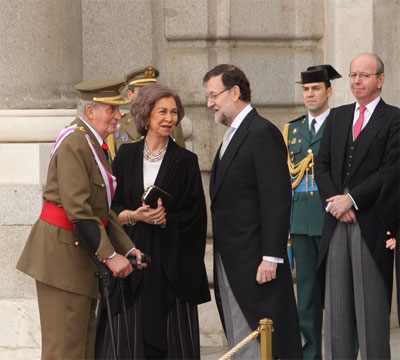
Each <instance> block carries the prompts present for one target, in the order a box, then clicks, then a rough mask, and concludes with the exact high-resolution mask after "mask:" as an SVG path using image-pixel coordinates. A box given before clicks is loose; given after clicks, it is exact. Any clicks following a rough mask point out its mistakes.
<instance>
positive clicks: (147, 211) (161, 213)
mask: <svg viewBox="0 0 400 360" xmlns="http://www.w3.org/2000/svg"><path fill="white" fill-rule="evenodd" d="M135 212H136V214H135V216H134V218H135V221H143V222H145V223H147V224H151V225H157V226H161V227H164V226H165V225H166V223H167V219H166V218H165V217H166V216H167V213H166V212H165V209H164V207H163V206H162V201H161V199H158V200H157V208H156V209H152V208H151V207H150V206H149V205H146V204H145V203H143V204H142V206H141V207H140V208H138V209H137V210H136V211H135Z"/></svg>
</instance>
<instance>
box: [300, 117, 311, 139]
mask: <svg viewBox="0 0 400 360" xmlns="http://www.w3.org/2000/svg"><path fill="white" fill-rule="evenodd" d="M300 135H301V136H302V137H303V141H306V142H307V144H309V143H310V141H311V139H310V128H309V125H308V115H307V116H306V117H305V118H304V119H303V120H302V121H301V126H299V137H300ZM300 139H301V137H300V138H299V139H298V140H299V141H300Z"/></svg>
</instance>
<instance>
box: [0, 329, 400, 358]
mask: <svg viewBox="0 0 400 360" xmlns="http://www.w3.org/2000/svg"><path fill="white" fill-rule="evenodd" d="M390 335H391V336H390V345H391V350H392V360H400V329H399V328H394V329H391V333H390ZM227 351H228V349H227V348H222V347H202V348H201V360H217V359H219V358H220V357H221V356H223V355H224V354H225V353H226V352H227ZM358 358H359V359H360V356H359V357H358ZM0 359H1V360H39V359H40V350H39V349H30V348H19V349H13V350H11V349H6V348H0Z"/></svg>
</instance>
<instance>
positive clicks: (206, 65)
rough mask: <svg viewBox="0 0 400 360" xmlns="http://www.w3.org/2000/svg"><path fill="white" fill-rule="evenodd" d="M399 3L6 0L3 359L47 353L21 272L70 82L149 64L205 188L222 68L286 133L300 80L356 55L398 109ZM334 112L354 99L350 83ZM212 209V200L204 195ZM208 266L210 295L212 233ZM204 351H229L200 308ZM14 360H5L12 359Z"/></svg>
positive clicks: (68, 115)
mask: <svg viewBox="0 0 400 360" xmlns="http://www.w3.org/2000/svg"><path fill="white" fill-rule="evenodd" d="M399 7H400V5H399V2H398V1H396V0H385V1H380V0H335V1H330V0H329V1H328V0H218V1H215V0H196V1H187V0H107V1H106V0H52V1H47V0H35V1H34V0H12V1H11V2H10V1H9V0H7V1H6V0H0V51H1V54H2V56H1V57H0V84H1V86H0V165H1V168H2V170H3V171H2V176H1V177H0V199H1V204H2V206H1V207H0V252H1V253H2V254H3V256H2V259H1V260H0V266H1V269H2V272H3V276H2V277H1V280H0V318H1V319H6V320H5V323H4V322H3V326H2V327H1V330H0V355H1V354H2V353H5V354H7V351H8V350H7V349H20V348H29V349H32V351H36V353H35V354H37V351H38V349H39V347H40V334H39V323H38V313H37V307H36V300H35V288H34V282H33V281H32V279H30V278H28V277H26V276H24V275H22V274H20V273H18V272H17V271H16V270H15V263H16V261H17V259H18V256H19V254H20V252H21V249H22V247H23V245H24V242H25V240H26V238H27V234H28V233H29V230H30V227H31V225H32V223H33V222H34V220H35V219H36V218H37V217H38V215H39V212H40V207H41V190H42V186H43V184H44V181H45V176H46V170H47V164H48V154H49V151H50V148H51V143H52V142H53V141H54V139H55V138H56V136H57V133H58V131H59V130H60V129H61V128H62V127H63V126H64V125H66V124H68V122H69V121H70V120H71V119H72V118H73V117H74V115H75V111H74V109H73V108H74V106H75V103H76V100H77V97H76V93H75V92H74V91H73V84H75V83H77V82H79V81H82V80H86V79H89V78H92V77H121V76H123V75H124V74H125V73H126V72H128V71H129V70H131V69H133V68H136V67H141V66H145V65H148V64H152V65H153V66H155V67H157V68H158V69H159V70H160V72H161V76H160V80H161V83H163V84H166V85H168V86H170V87H172V88H174V89H176V90H177V91H178V93H179V94H180V96H181V98H182V100H183V103H184V105H185V109H186V113H187V116H188V118H190V119H191V121H188V122H186V124H185V126H184V127H185V129H186V130H185V132H186V134H187V135H190V138H189V139H187V144H188V145H189V148H190V149H192V150H193V151H194V152H196V153H197V154H198V156H199V161H200V166H201V170H202V174H203V181H204V188H205V191H206V193H208V179H209V172H210V168H211V163H212V159H213V157H214V154H215V152H216V151H217V148H218V146H219V144H220V141H221V139H222V136H223V132H224V128H223V127H222V126H217V125H216V124H215V123H214V120H213V118H212V115H211V114H210V113H209V112H208V111H207V109H206V107H205V100H204V95H205V90H204V88H203V86H202V81H201V80H202V77H203V75H204V74H205V73H206V71H207V70H209V69H210V68H211V67H213V66H215V65H217V64H218V63H233V64H235V65H238V66H239V67H241V68H242V69H243V70H244V72H245V73H246V74H247V75H248V78H249V80H250V84H251V88H252V96H253V105H255V106H256V107H257V109H258V110H259V112H260V113H261V114H263V115H264V116H266V117H267V118H269V119H270V120H272V121H273V122H274V123H275V124H277V125H278V126H279V127H280V128H283V125H284V123H285V122H286V121H288V120H291V119H294V118H296V117H298V116H299V115H300V114H302V113H304V108H303V106H302V97H301V87H300V85H298V84H296V83H295V81H296V80H299V78H300V71H302V70H304V69H305V68H306V67H307V66H309V65H312V64H320V63H331V64H333V65H334V66H335V68H337V69H338V71H339V72H340V73H341V74H342V75H344V76H345V75H346V74H347V73H348V67H349V62H350V60H351V59H352V58H353V57H354V56H355V55H357V54H358V53H360V52H364V51H376V52H377V53H379V54H381V55H382V57H383V60H384V61H385V63H386V66H387V69H386V72H387V78H386V84H385V90H384V97H385V99H387V100H388V102H391V103H394V104H397V105H399V100H398V99H399V98H400V97H399V77H400V73H399V72H398V71H396V70H397V68H398V65H399V64H398V63H399V61H400V60H399V57H398V56H396V55H397V54H398V53H399V46H400V45H399V42H398V41H397V37H396V34H397V33H398V27H399V22H398V21H385V20H386V19H388V18H389V17H391V18H393V19H397V18H398V16H397V15H399V11H400V10H399ZM333 86H334V96H333V98H332V105H339V104H342V103H346V102H349V101H352V97H351V94H350V92H349V88H348V81H347V79H346V78H344V79H341V80H337V81H335V82H334V84H333ZM207 199H208V196H207ZM208 236H209V239H208V245H207V256H206V264H207V270H208V274H209V280H210V285H211V286H212V277H211V274H212V243H211V228H210V225H209V230H208ZM200 324H201V333H202V335H201V342H202V345H208V346H212V345H222V344H224V342H225V339H224V335H223V333H222V328H221V325H220V323H219V320H218V315H217V311H216V307H215V303H214V302H211V303H208V304H204V305H201V306H200ZM6 357H7V356H6Z"/></svg>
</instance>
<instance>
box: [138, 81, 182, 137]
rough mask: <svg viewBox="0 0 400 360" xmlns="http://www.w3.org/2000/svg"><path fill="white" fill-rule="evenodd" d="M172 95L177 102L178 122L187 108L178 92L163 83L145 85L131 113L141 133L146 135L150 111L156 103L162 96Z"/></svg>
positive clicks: (168, 96)
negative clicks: (184, 106) (184, 107)
mask: <svg viewBox="0 0 400 360" xmlns="http://www.w3.org/2000/svg"><path fill="white" fill-rule="evenodd" d="M170 97H172V98H173V99H174V100H175V102H176V107H177V110H178V123H177V124H179V122H180V121H181V120H182V118H183V117H184V116H185V110H184V109H183V106H182V102H181V99H180V98H179V96H178V94H177V93H176V92H175V91H174V90H172V89H170V88H168V87H166V86H163V85H159V84H151V85H146V86H143V87H142V88H141V89H140V91H139V94H138V96H137V98H136V99H135V100H134V101H133V103H132V107H131V114H132V116H133V121H134V122H135V126H136V129H137V131H138V133H139V134H140V135H143V136H144V135H146V133H147V126H148V125H149V118H150V113H151V111H152V110H153V108H154V105H155V103H156V102H157V101H158V100H160V99H162V98H170Z"/></svg>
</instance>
